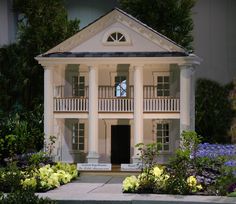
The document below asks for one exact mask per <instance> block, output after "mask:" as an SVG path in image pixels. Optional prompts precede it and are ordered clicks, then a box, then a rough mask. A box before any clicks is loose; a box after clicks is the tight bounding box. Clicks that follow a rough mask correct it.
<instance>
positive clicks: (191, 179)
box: [187, 176, 197, 187]
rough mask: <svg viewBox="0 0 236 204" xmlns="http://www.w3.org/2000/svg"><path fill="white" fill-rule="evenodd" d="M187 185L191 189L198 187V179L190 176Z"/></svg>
mask: <svg viewBox="0 0 236 204" xmlns="http://www.w3.org/2000/svg"><path fill="white" fill-rule="evenodd" d="M187 183H188V185H189V186H190V187H195V186H196V185H197V179H196V178H195V177H194V176H189V177H188V178H187Z"/></svg>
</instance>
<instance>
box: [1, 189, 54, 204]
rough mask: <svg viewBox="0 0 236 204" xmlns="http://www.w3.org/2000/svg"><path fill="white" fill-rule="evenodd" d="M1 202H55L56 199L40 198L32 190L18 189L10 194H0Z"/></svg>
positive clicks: (35, 203)
mask: <svg viewBox="0 0 236 204" xmlns="http://www.w3.org/2000/svg"><path fill="white" fill-rule="evenodd" d="M0 203H7V204H16V203H17V204H55V203H56V202H55V201H52V200H50V199H48V198H39V197H38V196H36V195H35V194H34V192H33V191H31V190H29V189H28V190H20V191H19V190H18V191H14V192H12V193H9V194H8V195H3V194H0Z"/></svg>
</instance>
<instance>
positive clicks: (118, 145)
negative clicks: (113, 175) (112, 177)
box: [111, 125, 130, 164]
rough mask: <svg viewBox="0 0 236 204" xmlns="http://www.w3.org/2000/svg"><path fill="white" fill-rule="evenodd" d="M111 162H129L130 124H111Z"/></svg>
mask: <svg viewBox="0 0 236 204" xmlns="http://www.w3.org/2000/svg"><path fill="white" fill-rule="evenodd" d="M111 163H112V164H121V163H130V126H129V125H112V126H111Z"/></svg>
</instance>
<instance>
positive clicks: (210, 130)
mask: <svg viewBox="0 0 236 204" xmlns="http://www.w3.org/2000/svg"><path fill="white" fill-rule="evenodd" d="M231 89H232V86H231V85H226V86H222V85H220V84H219V83H217V82H215V81H211V80H207V79H199V80H197V84H196V131H197V132H198V134H200V135H201V136H203V141H204V142H209V143H215V142H216V143H228V142H230V138H229V137H227V135H228V130H229V128H230V126H231V123H232V119H233V117H234V110H233V109H232V105H231V102H230V100H229V92H230V90H231Z"/></svg>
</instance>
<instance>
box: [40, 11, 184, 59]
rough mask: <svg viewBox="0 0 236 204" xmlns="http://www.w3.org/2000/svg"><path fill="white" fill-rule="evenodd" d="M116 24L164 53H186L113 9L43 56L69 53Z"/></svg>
mask: <svg viewBox="0 0 236 204" xmlns="http://www.w3.org/2000/svg"><path fill="white" fill-rule="evenodd" d="M116 22H119V23H121V24H123V25H125V26H126V27H128V28H129V29H132V30H133V31H135V32H137V33H139V34H140V35H141V36H143V37H144V38H146V39H148V40H150V41H151V42H153V43H154V44H156V45H158V46H160V47H162V48H163V49H164V50H166V51H170V52H173V51H178V52H186V51H185V50H184V49H183V48H182V47H180V46H178V45H177V44H175V43H174V42H173V41H171V40H170V39H168V38H166V37H165V36H163V35H161V34H160V33H158V32H156V31H155V30H153V29H152V28H150V27H148V26H146V25H145V24H143V23H142V22H140V21H138V20H137V19H135V18H134V17H132V16H130V15H129V14H126V13H125V12H123V11H121V10H120V9H114V10H112V11H111V12H109V13H108V14H106V15H104V16H103V17H101V18H99V19H98V20H96V21H94V22H93V23H91V24H90V25H88V26H87V27H85V28H83V29H82V30H80V31H79V32H78V33H76V34H75V35H73V36H72V37H70V38H68V39H67V40H65V41H63V42H62V43H60V44H59V45H57V46H56V47H54V48H52V49H50V50H49V51H47V52H46V53H44V54H48V53H54V52H69V51H70V50H72V49H73V48H75V47H77V46H78V45H80V44H81V43H83V42H85V41H87V40H89V39H90V38H92V37H93V36H95V35H96V34H97V33H99V32H101V31H102V30H104V29H105V28H107V27H109V26H110V25H112V24H114V23H116Z"/></svg>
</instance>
